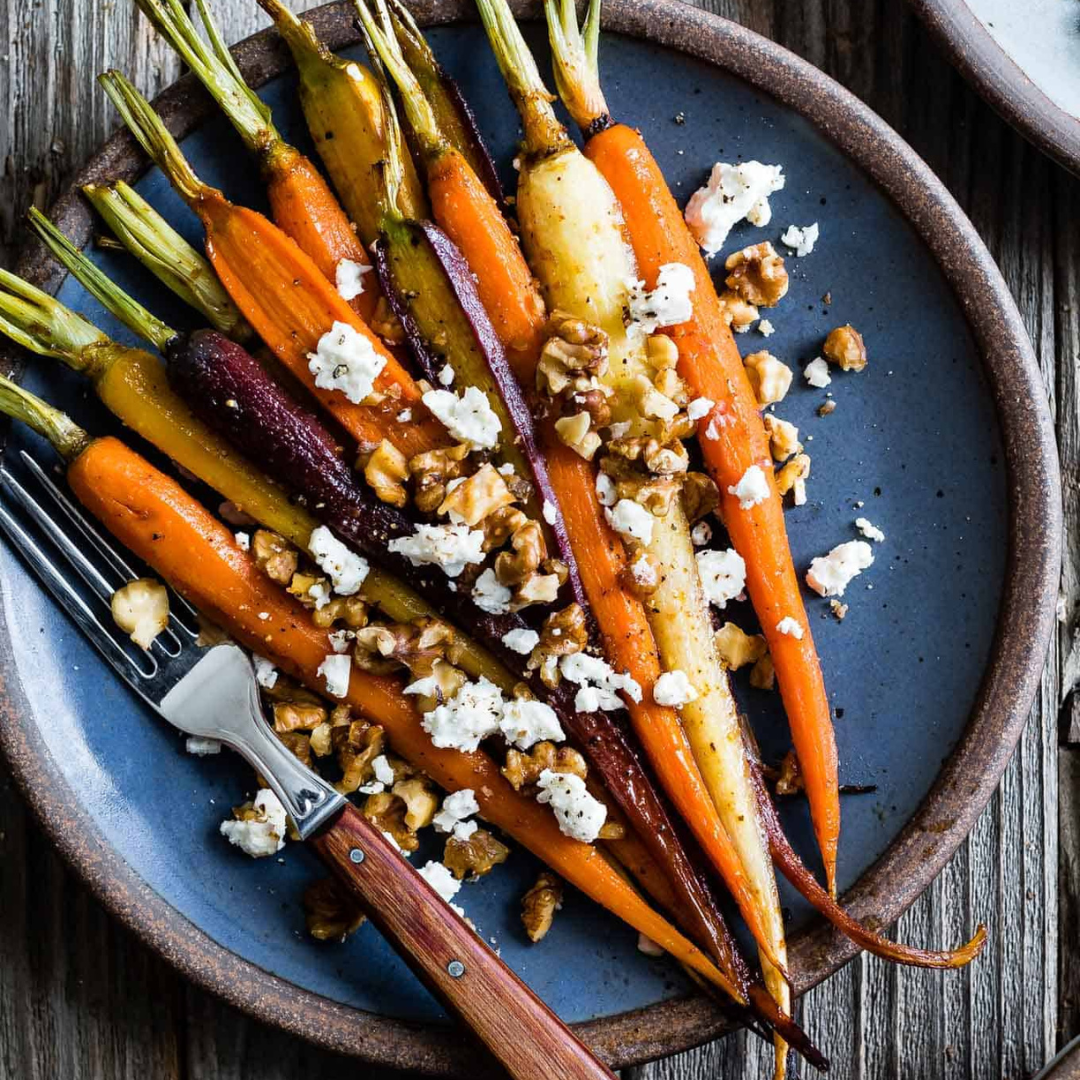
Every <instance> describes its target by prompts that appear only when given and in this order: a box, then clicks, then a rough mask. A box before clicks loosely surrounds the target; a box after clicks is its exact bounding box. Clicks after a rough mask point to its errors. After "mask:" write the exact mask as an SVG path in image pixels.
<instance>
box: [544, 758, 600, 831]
mask: <svg viewBox="0 0 1080 1080" xmlns="http://www.w3.org/2000/svg"><path fill="white" fill-rule="evenodd" d="M537 787H538V788H539V789H540V790H539V792H538V793H537V796H536V801H537V802H540V803H547V804H549V805H550V806H551V809H552V810H554V811H555V818H556V820H557V821H558V822H559V831H560V832H562V833H563V834H564V835H566V836H570V837H573V839H575V840H580V841H581V842H582V843H585V844H591V843H592V842H593V841H594V840H595V839H596V838H597V837H598V836H599V835H600V830H601V829H602V828H603V826H604V822H605V821H606V820H607V807H606V806H604V804H603V803H602V802H600V801H599V800H597V799H594V798H593V797H592V796H591V795H590V794H589V792H588V791H587V790H586V788H585V781H584V780H582V779H581V777H580V776H574V774H573V773H560V772H553V771H552V770H551V769H545V770H544V771H543V772H542V773H541V774H540V779H539V780H538V781H537Z"/></svg>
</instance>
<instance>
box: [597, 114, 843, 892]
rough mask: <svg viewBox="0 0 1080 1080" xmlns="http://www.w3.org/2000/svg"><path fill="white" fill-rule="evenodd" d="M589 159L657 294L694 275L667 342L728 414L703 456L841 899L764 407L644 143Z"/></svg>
mask: <svg viewBox="0 0 1080 1080" xmlns="http://www.w3.org/2000/svg"><path fill="white" fill-rule="evenodd" d="M585 153H586V155H587V156H588V157H589V158H591V159H592V161H593V162H594V163H595V165H596V167H597V168H598V169H599V170H600V172H601V173H602V174H603V175H604V177H605V179H606V180H607V181H608V183H609V184H610V185H611V186H612V188H613V189H614V191H615V195H616V197H617V198H618V200H619V203H620V204H621V206H622V210H623V215H624V218H625V221H626V228H627V233H628V235H629V239H630V242H631V245H632V246H633V249H634V254H635V255H636V256H637V260H638V265H639V267H640V271H641V275H642V277H643V278H644V279H645V282H646V285H648V286H649V287H650V288H652V287H655V284H656V279H657V275H658V273H659V270H660V267H661V266H663V265H664V264H665V263H673V262H679V263H684V264H685V265H686V266H689V267H690V268H691V269H692V270H693V271H694V277H695V280H696V288H695V291H694V294H693V307H694V314H693V317H692V318H691V319H690V320H689V321H688V322H685V323H683V324H681V325H680V326H675V327H671V328H669V329H668V331H667V333H669V334H670V335H671V337H673V338H674V339H675V341H676V342H677V343H678V346H679V374H680V375H681V376H682V377H683V378H684V379H685V380H686V382H687V383H688V384H689V385H690V387H691V389H692V392H693V394H694V396H696V397H705V398H708V399H710V400H711V401H714V402H715V403H716V405H715V407H714V408H713V410H712V412H711V413H710V414H709V415H708V416H706V417H704V418H703V419H702V420H701V421H700V425H699V427H698V432H699V436H700V443H701V450H702V454H703V456H704V458H705V463H706V466H707V468H708V470H709V472H710V474H711V475H712V477H713V479H714V480H715V481H716V484H717V486H718V487H719V488H720V492H721V504H720V513H721V517H722V519H723V522H724V525H725V527H726V528H727V531H728V535H729V536H730V537H731V542H732V544H734V546H735V550H736V551H738V552H739V554H740V555H742V557H743V559H744V560H745V562H746V575H747V576H746V587H747V592H748V593H749V594H750V599H751V601H752V602H753V604H754V610H755V612H756V613H757V617H758V620H759V621H760V623H761V626H762V630H763V632H764V634H765V638H766V640H767V641H768V643H769V651H770V652H771V654H772V658H773V663H774V664H775V665H776V674H777V678H778V680H779V683H780V693H781V695H782V697H783V701H784V707H785V709H786V710H787V715H788V722H789V724H790V725H791V734H792V739H793V741H794V744H795V753H796V755H797V756H798V759H799V766H800V768H801V770H802V775H803V778H804V780H805V783H806V794H807V798H808V799H809V802H810V811H811V815H812V818H813V823H814V832H815V835H816V836H817V841H818V846H819V848H820V850H821V856H822V860H823V862H824V864H825V875H826V880H827V882H828V886H829V891H830V892H831V893H833V894H835V892H836V853H837V845H838V842H839V837H840V799H839V780H838V769H837V754H836V740H835V736H834V732H833V726H832V718H831V715H830V711H829V701H828V697H827V696H826V694H825V682H824V679H823V678H822V674H821V665H820V663H819V662H818V658H817V653H816V651H815V649H814V641H813V637H812V636H811V633H810V623H809V621H808V620H807V617H806V611H805V608H804V606H803V601H802V595H801V594H800V591H799V581H798V578H797V577H796V574H795V566H794V563H793V562H792V558H791V551H790V548H789V547H788V540H787V530H786V528H785V526H784V511H783V504H782V501H781V498H780V495H779V494H778V492H777V491H776V485H775V483H774V482H773V480H772V475H773V470H772V455H771V453H770V451H769V440H768V436H767V435H766V433H765V428H764V425H763V424H762V422H761V414H760V412H759V406H758V404H757V399H756V398H755V396H754V391H753V388H752V387H751V385H750V381H749V379H748V378H747V376H746V369H745V368H744V367H743V364H742V359H741V357H740V356H739V350H738V348H737V346H736V344H735V340H734V337H733V336H732V333H731V329H730V327H729V326H728V324H727V323H726V322H725V320H724V317H723V311H722V309H721V306H720V301H719V299H718V298H717V295H716V289H715V288H714V287H713V283H712V278H711V277H710V275H709V271H708V268H707V267H706V265H705V261H704V259H702V257H701V253H700V251H699V249H698V245H697V243H696V242H695V240H694V238H693V236H691V234H690V231H689V229H687V227H686V222H685V221H684V220H683V216H682V213H681V211H680V210H679V207H678V205H677V204H676V202H675V199H674V198H673V196H672V194H671V192H670V190H669V189H668V186H667V183H666V181H665V180H664V176H663V173H661V171H660V167H659V166H658V165H657V164H656V161H655V159H654V158H653V156H652V154H651V153H650V152H649V149H648V147H647V146H646V145H645V141H644V140H643V139H642V137H641V135H640V134H639V133H638V132H636V131H634V130H632V129H631V128H629V127H626V126H625V125H623V124H615V125H613V126H611V127H608V128H606V129H605V130H603V131H601V132H599V133H598V134H596V135H593V137H592V138H591V139H590V140H589V141H588V142H587V143H586V145H585ZM755 464H756V465H760V466H761V468H762V470H763V471H764V472H765V475H766V476H767V477H769V487H770V494H769V498H767V499H766V500H764V502H761V503H758V504H757V505H756V506H754V507H752V508H751V509H749V510H741V509H740V508H739V500H738V498H737V497H736V496H734V495H731V494H730V493H729V490H728V489H729V488H731V487H733V486H735V485H736V484H738V482H739V480H740V479H741V478H742V476H743V474H744V473H745V472H746V470H747V469H748V468H749V467H750V466H751V465H755ZM785 616H791V617H792V618H794V619H796V620H797V621H798V622H799V624H800V626H802V628H803V636H802V638H795V637H793V636H792V635H790V634H782V633H780V632H779V631H778V630H777V629H776V626H777V623H778V622H779V621H780V620H781V619H782V618H784V617H785Z"/></svg>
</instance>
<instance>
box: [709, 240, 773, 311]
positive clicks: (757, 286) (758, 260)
mask: <svg viewBox="0 0 1080 1080" xmlns="http://www.w3.org/2000/svg"><path fill="white" fill-rule="evenodd" d="M724 268H725V269H726V270H727V271H728V276H727V277H726V278H725V279H724V281H725V284H726V285H727V287H728V288H729V289H732V290H734V291H735V292H736V293H737V294H738V295H739V296H740V297H741V298H742V299H743V300H745V301H746V303H748V304H754V305H756V306H758V307H775V306H776V305H777V304H778V303H779V302H780V301H781V300H782V299H783V298H784V296H785V295H786V293H787V291H788V275H787V271H786V270H785V269H784V259H783V257H782V256H780V255H777V253H776V251H775V250H774V249H773V246H772V244H770V243H769V241H768V240H764V241H762V243H760V244H754V245H752V246H751V247H745V248H743V249H742V251H736V252H735V253H734V254H733V255H729V256H728V257H727V261H726V262H725V263H724Z"/></svg>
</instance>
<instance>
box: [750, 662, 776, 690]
mask: <svg viewBox="0 0 1080 1080" xmlns="http://www.w3.org/2000/svg"><path fill="white" fill-rule="evenodd" d="M750 685H751V686H752V687H754V688H755V689H757V690H771V689H772V688H773V687H774V686H775V685H776V668H775V667H774V666H773V658H772V657H771V656H770V655H769V654H768V653H766V654H765V655H764V656H763V657H762V658H761V659H760V660H758V662H757V663H756V664H755V665H754V666H753V667H752V668H751V669H750Z"/></svg>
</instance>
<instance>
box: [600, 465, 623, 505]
mask: <svg viewBox="0 0 1080 1080" xmlns="http://www.w3.org/2000/svg"><path fill="white" fill-rule="evenodd" d="M596 498H597V501H598V502H599V503H600V505H601V506H614V505H615V503H616V502H618V496H617V495H616V493H615V481H614V480H612V479H611V477H610V476H608V474H607V473H606V472H598V473H597V474H596Z"/></svg>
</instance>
